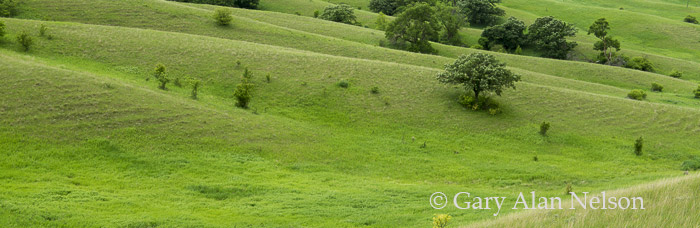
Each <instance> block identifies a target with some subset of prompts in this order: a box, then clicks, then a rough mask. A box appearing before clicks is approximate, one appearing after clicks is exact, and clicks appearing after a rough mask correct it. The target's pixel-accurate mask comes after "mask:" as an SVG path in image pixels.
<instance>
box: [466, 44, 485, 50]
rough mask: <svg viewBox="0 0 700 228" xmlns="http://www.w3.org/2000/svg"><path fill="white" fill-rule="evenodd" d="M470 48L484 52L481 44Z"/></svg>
mask: <svg viewBox="0 0 700 228" xmlns="http://www.w3.org/2000/svg"><path fill="white" fill-rule="evenodd" d="M469 48H471V49H478V50H484V47H482V46H481V45H479V44H474V45H472V46H471V47H469Z"/></svg>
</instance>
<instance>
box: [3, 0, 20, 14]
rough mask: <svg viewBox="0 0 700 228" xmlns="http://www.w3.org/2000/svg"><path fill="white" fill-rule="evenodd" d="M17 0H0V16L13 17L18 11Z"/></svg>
mask: <svg viewBox="0 0 700 228" xmlns="http://www.w3.org/2000/svg"><path fill="white" fill-rule="evenodd" d="M19 3H20V1H19V0H0V17H14V16H17V14H18V13H19Z"/></svg>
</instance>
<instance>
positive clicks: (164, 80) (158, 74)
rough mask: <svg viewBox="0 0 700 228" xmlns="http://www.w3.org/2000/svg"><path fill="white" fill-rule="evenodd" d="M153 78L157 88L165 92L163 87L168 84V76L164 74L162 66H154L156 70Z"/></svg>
mask: <svg viewBox="0 0 700 228" xmlns="http://www.w3.org/2000/svg"><path fill="white" fill-rule="evenodd" d="M153 77H155V78H156V80H158V83H159V84H158V88H159V89H162V90H165V85H166V84H168V82H170V79H169V78H168V75H167V74H166V73H165V66H164V65H163V64H160V63H159V64H158V65H156V69H155V70H154V71H153Z"/></svg>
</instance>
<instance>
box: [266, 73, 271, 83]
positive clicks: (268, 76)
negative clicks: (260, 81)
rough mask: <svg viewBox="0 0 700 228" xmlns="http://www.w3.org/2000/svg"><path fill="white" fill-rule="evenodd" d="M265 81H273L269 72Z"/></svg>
mask: <svg viewBox="0 0 700 228" xmlns="http://www.w3.org/2000/svg"><path fill="white" fill-rule="evenodd" d="M265 81H266V82H267V83H270V82H272V76H270V74H269V73H268V74H267V75H265Z"/></svg>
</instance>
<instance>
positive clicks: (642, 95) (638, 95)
mask: <svg viewBox="0 0 700 228" xmlns="http://www.w3.org/2000/svg"><path fill="white" fill-rule="evenodd" d="M627 97H628V98H630V99H635V100H640V101H641V100H644V99H647V93H646V92H644V90H641V89H635V90H632V91H630V92H629V93H628V94H627Z"/></svg>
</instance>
